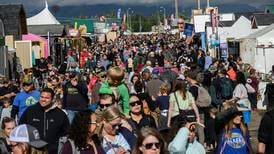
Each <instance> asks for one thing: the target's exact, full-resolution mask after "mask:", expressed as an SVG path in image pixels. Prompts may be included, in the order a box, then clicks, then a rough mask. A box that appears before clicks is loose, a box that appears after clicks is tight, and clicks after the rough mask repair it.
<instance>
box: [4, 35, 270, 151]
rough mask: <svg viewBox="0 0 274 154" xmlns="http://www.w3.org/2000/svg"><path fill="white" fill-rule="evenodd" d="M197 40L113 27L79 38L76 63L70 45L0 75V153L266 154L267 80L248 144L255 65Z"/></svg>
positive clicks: (254, 101) (256, 82)
mask: <svg viewBox="0 0 274 154" xmlns="http://www.w3.org/2000/svg"><path fill="white" fill-rule="evenodd" d="M200 46H201V44H200V40H199V37H194V38H193V40H192V42H191V43H190V44H187V43H186V41H185V39H184V38H179V37H178V36H177V35H172V34H151V35H127V36H119V37H118V38H117V39H115V40H111V41H109V42H106V43H99V42H94V43H93V44H91V46H87V47H85V48H86V49H87V50H88V57H87V59H86V61H85V64H84V65H83V66H82V67H80V66H79V53H77V52H73V51H72V52H71V51H70V52H68V53H67V57H66V60H65V61H64V62H63V63H62V64H60V65H59V66H54V65H53V64H52V61H51V59H50V58H47V59H43V58H42V59H41V61H40V62H39V63H37V65H36V66H34V67H33V68H31V69H26V70H24V73H23V74H22V76H20V77H17V78H18V79H17V78H16V79H15V80H9V79H6V78H3V79H1V87H0V101H1V122H0V123H1V133H0V153H3V154H9V153H14V154H17V153H20V154H21V153H23V154H29V153H37V154H44V153H49V154H57V153H58V154H86V153H92V154H93V153H94V154H103V153H106V154H127V153H132V154H165V153H170V154H204V153H206V152H212V153H217V154H230V153H235V154H236V153H241V154H249V153H256V152H258V153H273V152H274V148H273V147H272V143H273V141H274V133H272V134H271V132H272V130H273V128H274V126H273V124H272V122H271V120H273V113H274V111H273V110H272V105H271V104H272V103H271V101H272V100H273V98H274V96H273V93H272V89H273V88H274V86H273V85H274V82H273V83H272V82H270V83H269V84H268V85H267V90H266V92H265V98H267V99H265V101H264V102H265V104H266V105H267V109H268V110H269V111H268V112H266V114H265V115H264V116H263V118H262V121H261V124H260V128H259V130H258V140H259V144H258V149H257V150H256V151H255V150H254V149H252V146H251V144H250V136H249V129H248V126H249V124H250V122H251V121H252V117H251V112H257V110H258V109H257V102H258V100H259V99H260V98H261V96H260V90H259V82H260V79H259V77H258V73H257V71H256V69H254V68H253V67H252V66H251V65H250V64H244V63H243V62H242V61H241V58H239V57H233V56H229V57H228V58H227V59H216V58H213V57H212V56H210V54H209V52H206V51H203V50H202V49H201V48H200ZM273 72H274V67H273ZM273 74H274V73H273ZM273 74H271V75H270V78H271V79H272V81H274V75H273ZM272 87H273V88H272ZM273 131H274V130H273ZM267 132H269V133H267ZM273 145H274V143H273ZM253 147H254V146H253Z"/></svg>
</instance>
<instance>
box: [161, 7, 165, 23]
mask: <svg viewBox="0 0 274 154" xmlns="http://www.w3.org/2000/svg"><path fill="white" fill-rule="evenodd" d="M160 9H163V10H164V21H165V19H166V8H164V7H163V6H161V7H160Z"/></svg>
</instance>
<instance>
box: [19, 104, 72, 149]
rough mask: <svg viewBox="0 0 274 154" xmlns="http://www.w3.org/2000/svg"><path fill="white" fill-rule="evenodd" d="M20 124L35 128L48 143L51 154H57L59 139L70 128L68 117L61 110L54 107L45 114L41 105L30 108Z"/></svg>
mask: <svg viewBox="0 0 274 154" xmlns="http://www.w3.org/2000/svg"><path fill="white" fill-rule="evenodd" d="M19 124H29V125H32V126H34V127H35V128H36V129H37V130H38V132H39V135H40V138H41V139H42V140H44V141H46V142H47V143H48V146H47V150H48V152H49V153H50V154H55V153H57V149H58V141H59V138H60V137H61V136H64V135H66V134H67V129H68V127H69V121H68V118H67V115H66V114H65V113H64V112H63V111H62V110H61V109H59V108H57V107H53V108H52V109H50V110H49V111H48V112H45V111H44V109H43V108H42V106H41V105H40V103H37V104H35V105H33V106H30V107H28V108H27V109H26V111H25V112H24V113H23V115H22V117H21V119H20V122H19Z"/></svg>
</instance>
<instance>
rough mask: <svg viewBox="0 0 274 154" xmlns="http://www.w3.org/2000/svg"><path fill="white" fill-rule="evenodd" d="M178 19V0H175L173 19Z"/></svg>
mask: <svg viewBox="0 0 274 154" xmlns="http://www.w3.org/2000/svg"><path fill="white" fill-rule="evenodd" d="M178 18H179V13H178V0H175V19H178Z"/></svg>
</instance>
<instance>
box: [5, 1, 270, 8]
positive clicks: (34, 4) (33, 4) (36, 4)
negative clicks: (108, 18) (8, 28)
mask: <svg viewBox="0 0 274 154" xmlns="http://www.w3.org/2000/svg"><path fill="white" fill-rule="evenodd" d="M20 1H22V0H0V4H1V3H18V2H20ZM47 1H48V4H49V6H53V5H58V6H66V5H96V4H124V5H134V4H136V5H150V4H155V5H161V4H166V5H174V0H47ZM178 1H179V5H180V6H190V5H195V6H196V5H197V0H178ZM200 1H201V4H206V0H200ZM272 1H273V0H241V1H239V0H210V4H212V5H222V4H234V5H237V4H239V3H240V4H247V5H252V6H256V5H260V6H262V5H265V4H274V3H273V2H272ZM23 3H24V6H25V7H27V8H29V7H36V8H37V7H42V8H43V6H44V4H45V3H44V0H23Z"/></svg>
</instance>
